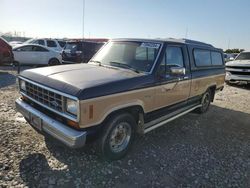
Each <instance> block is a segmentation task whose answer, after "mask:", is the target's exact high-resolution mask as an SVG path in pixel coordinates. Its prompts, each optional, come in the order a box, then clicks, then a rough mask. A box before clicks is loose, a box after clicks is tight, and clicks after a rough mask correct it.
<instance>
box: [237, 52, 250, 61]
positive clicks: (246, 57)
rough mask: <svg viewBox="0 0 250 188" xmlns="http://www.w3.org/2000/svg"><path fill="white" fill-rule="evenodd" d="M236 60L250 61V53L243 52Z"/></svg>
mask: <svg viewBox="0 0 250 188" xmlns="http://www.w3.org/2000/svg"><path fill="white" fill-rule="evenodd" d="M235 60H250V52H243V53H241V54H240V55H238V57H237V58H236V59H235Z"/></svg>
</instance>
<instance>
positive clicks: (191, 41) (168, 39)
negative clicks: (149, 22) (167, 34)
mask: <svg viewBox="0 0 250 188" xmlns="http://www.w3.org/2000/svg"><path fill="white" fill-rule="evenodd" d="M122 40H129V41H145V42H156V41H157V42H175V43H181V44H192V45H198V46H205V47H210V48H214V46H213V45H211V44H207V43H204V42H200V41H195V40H190V39H174V38H157V39H143V38H118V39H112V41H122Z"/></svg>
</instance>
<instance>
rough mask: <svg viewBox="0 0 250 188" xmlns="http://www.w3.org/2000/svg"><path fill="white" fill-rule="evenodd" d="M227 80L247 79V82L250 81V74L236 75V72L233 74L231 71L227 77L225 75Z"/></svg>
mask: <svg viewBox="0 0 250 188" xmlns="http://www.w3.org/2000/svg"><path fill="white" fill-rule="evenodd" d="M225 80H226V81H246V82H250V76H247V75H235V74H231V73H228V72H227V73H226V77H225Z"/></svg>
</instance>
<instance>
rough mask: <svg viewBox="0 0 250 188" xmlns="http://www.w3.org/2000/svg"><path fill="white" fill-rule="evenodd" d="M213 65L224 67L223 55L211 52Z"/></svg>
mask: <svg viewBox="0 0 250 188" xmlns="http://www.w3.org/2000/svg"><path fill="white" fill-rule="evenodd" d="M211 58H212V64H213V65H223V60H222V55H221V53H219V52H211Z"/></svg>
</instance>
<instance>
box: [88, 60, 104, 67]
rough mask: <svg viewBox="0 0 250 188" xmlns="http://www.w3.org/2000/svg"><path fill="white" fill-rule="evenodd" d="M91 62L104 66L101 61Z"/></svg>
mask: <svg viewBox="0 0 250 188" xmlns="http://www.w3.org/2000/svg"><path fill="white" fill-rule="evenodd" d="M89 62H90V63H97V64H98V65H99V66H101V65H102V63H101V61H94V60H91V61H89Z"/></svg>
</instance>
